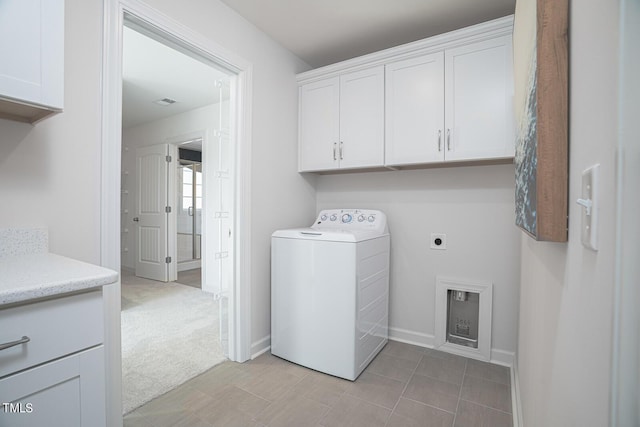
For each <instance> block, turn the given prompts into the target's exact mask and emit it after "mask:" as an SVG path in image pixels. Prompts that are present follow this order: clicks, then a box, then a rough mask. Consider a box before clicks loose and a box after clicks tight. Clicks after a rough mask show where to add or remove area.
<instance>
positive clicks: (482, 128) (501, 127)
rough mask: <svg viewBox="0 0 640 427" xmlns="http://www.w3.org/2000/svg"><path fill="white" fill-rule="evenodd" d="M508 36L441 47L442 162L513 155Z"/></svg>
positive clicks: (510, 68) (510, 59) (510, 62)
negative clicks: (444, 148)
mask: <svg viewBox="0 0 640 427" xmlns="http://www.w3.org/2000/svg"><path fill="white" fill-rule="evenodd" d="M512 67H513V64H512V51H511V36H504V37H499V38H496V39H492V40H487V41H483V42H478V43H472V44H469V45H466V46H462V47H459V48H455V49H450V50H448V51H446V55H445V80H446V86H445V92H446V104H445V105H446V108H445V118H446V126H445V128H446V132H447V135H446V139H447V151H446V155H445V159H446V160H470V159H489V158H501V157H513V155H514V147H515V141H514V139H515V138H514V121H515V120H514V116H513V71H512Z"/></svg>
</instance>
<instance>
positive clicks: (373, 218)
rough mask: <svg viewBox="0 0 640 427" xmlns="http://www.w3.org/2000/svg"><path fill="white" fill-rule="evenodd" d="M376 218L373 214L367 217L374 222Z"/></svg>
mask: <svg viewBox="0 0 640 427" xmlns="http://www.w3.org/2000/svg"><path fill="white" fill-rule="evenodd" d="M375 220H376V217H375V216H373V215H369V218H367V221H369V222H373V221H375Z"/></svg>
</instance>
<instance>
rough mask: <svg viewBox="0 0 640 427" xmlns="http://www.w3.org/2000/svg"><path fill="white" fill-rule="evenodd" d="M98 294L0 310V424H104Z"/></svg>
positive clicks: (95, 426) (89, 426)
mask: <svg viewBox="0 0 640 427" xmlns="http://www.w3.org/2000/svg"><path fill="white" fill-rule="evenodd" d="M103 313H104V311H103V301H102V292H100V291H91V292H86V293H82V294H76V295H71V296H64V297H59V298H55V299H51V300H46V301H40V302H35V303H31V304H24V305H20V306H15V307H9V308H5V309H0V405H2V406H1V407H0V426H12V427H13V426H30V427H31V426H33V427H39V426H65V427H70V426H87V427H101V426H104V425H105V423H106V404H105V402H106V401H105V361H104V346H103V342H104V339H103V337H104V318H103Z"/></svg>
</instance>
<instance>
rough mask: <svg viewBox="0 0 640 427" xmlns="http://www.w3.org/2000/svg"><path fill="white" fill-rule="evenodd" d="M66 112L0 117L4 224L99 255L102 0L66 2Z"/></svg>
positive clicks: (59, 249)
mask: <svg viewBox="0 0 640 427" xmlns="http://www.w3.org/2000/svg"><path fill="white" fill-rule="evenodd" d="M65 12H66V18H65V58H64V60H65V90H64V97H65V99H64V113H62V114H58V115H56V116H54V117H52V118H49V119H46V120H44V121H43V122H41V123H38V124H37V125H35V126H30V125H26V124H19V123H14V122H9V121H4V120H0V201H1V202H0V203H1V205H2V209H0V227H9V226H33V225H37V226H47V227H48V228H49V247H50V250H51V251H52V252H56V253H59V254H62V255H66V256H70V257H73V258H77V259H80V260H83V261H88V262H93V263H99V262H100V216H99V214H100V211H99V209H100V135H101V134H100V121H101V95H100V73H101V62H102V2H99V1H84V0H67V1H66V2H65Z"/></svg>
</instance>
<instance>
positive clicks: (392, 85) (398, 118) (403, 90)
mask: <svg viewBox="0 0 640 427" xmlns="http://www.w3.org/2000/svg"><path fill="white" fill-rule="evenodd" d="M385 71H386V77H385V80H386V101H385V102H386V119H385V123H386V127H385V136H386V138H385V145H386V147H385V164H387V165H406V164H413V163H429V162H441V161H442V160H443V158H444V157H443V153H444V152H443V150H444V145H443V141H444V139H443V138H444V136H443V127H444V53H443V52H437V53H434V54H430V55H424V56H420V57H418V58H412V59H407V60H404V61H398V62H394V63H391V64H388V65H387V66H386V70H385Z"/></svg>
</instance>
